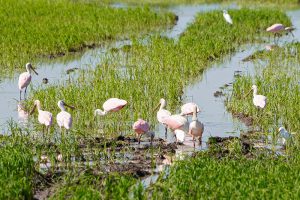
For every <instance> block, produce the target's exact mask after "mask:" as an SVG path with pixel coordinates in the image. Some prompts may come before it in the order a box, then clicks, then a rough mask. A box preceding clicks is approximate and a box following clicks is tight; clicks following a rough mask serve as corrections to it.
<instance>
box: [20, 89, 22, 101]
mask: <svg viewBox="0 0 300 200" xmlns="http://www.w3.org/2000/svg"><path fill="white" fill-rule="evenodd" d="M21 94H22V90H20V101H21Z"/></svg>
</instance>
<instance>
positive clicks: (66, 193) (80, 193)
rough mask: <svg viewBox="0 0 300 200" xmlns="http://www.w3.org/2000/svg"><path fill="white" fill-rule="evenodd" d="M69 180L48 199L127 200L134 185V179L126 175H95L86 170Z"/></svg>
mask: <svg viewBox="0 0 300 200" xmlns="http://www.w3.org/2000/svg"><path fill="white" fill-rule="evenodd" d="M70 177H72V176H70ZM70 179H71V180H66V181H65V182H64V183H63V184H62V185H60V186H59V188H57V189H58V190H57V191H56V192H55V193H54V194H53V195H52V196H51V197H50V199H66V198H67V199H129V194H130V191H131V192H133V190H134V189H135V188H134V187H132V186H133V185H134V184H135V183H136V179H134V178H132V177H130V176H127V175H123V176H121V175H119V174H110V175H106V176H105V175H102V174H100V175H99V174H98V175H95V174H93V173H92V172H89V171H88V170H87V171H85V172H83V173H82V174H80V175H75V176H74V178H70ZM132 195H134V194H133V193H132Z"/></svg>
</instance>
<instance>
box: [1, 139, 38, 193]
mask: <svg viewBox="0 0 300 200" xmlns="http://www.w3.org/2000/svg"><path fill="white" fill-rule="evenodd" d="M15 139H16V141H17V142H12V141H11V140H10V139H9V138H1V142H2V143H1V147H0V169H1V170H0V187H1V190H0V199H30V198H31V197H32V195H33V192H34V190H33V189H34V188H33V185H34V184H33V178H34V162H33V154H32V152H31V149H29V148H28V147H27V146H26V143H27V141H26V139H24V138H22V137H20V136H16V137H15Z"/></svg>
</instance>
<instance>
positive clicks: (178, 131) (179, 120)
mask: <svg viewBox="0 0 300 200" xmlns="http://www.w3.org/2000/svg"><path fill="white" fill-rule="evenodd" d="M163 124H165V125H166V126H167V127H168V128H169V129H171V130H172V131H173V132H174V134H175V137H176V142H184V139H185V134H186V133H187V132H188V130H189V125H188V121H187V119H186V118H185V117H183V116H181V115H171V116H169V117H166V118H164V119H163Z"/></svg>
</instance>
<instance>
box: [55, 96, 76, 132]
mask: <svg viewBox="0 0 300 200" xmlns="http://www.w3.org/2000/svg"><path fill="white" fill-rule="evenodd" d="M57 105H58V107H59V108H60V110H61V111H60V112H59V113H58V114H57V115H56V121H57V124H58V126H59V128H60V131H61V133H62V127H64V128H65V129H66V130H67V131H68V130H70V128H71V127H72V116H71V114H70V113H68V112H67V111H66V108H65V106H67V107H69V108H71V109H74V106H69V105H68V104H66V103H65V102H64V101H62V100H60V101H58V103H57Z"/></svg>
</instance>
